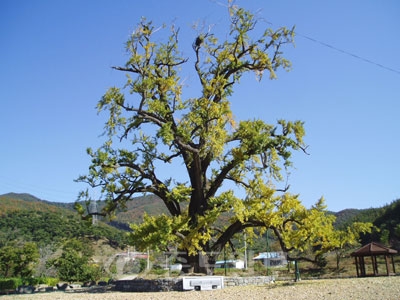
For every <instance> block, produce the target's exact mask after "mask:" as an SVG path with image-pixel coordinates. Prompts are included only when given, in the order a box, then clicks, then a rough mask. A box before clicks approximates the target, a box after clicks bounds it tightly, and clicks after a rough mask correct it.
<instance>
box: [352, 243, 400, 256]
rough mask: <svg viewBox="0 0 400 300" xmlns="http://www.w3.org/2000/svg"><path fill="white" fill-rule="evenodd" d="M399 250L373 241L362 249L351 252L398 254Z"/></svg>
mask: <svg viewBox="0 0 400 300" xmlns="http://www.w3.org/2000/svg"><path fill="white" fill-rule="evenodd" d="M396 253H397V250H394V249H390V248H388V247H385V246H383V245H381V244H378V243H375V242H372V243H369V244H367V245H365V246H363V247H361V248H360V249H357V250H356V251H354V252H353V253H351V255H352V256H370V255H385V254H396Z"/></svg>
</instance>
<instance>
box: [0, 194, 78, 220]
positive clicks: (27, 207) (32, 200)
mask: <svg viewBox="0 0 400 300" xmlns="http://www.w3.org/2000/svg"><path fill="white" fill-rule="evenodd" d="M72 209H73V204H72V205H66V204H64V203H63V204H59V203H56V202H49V201H45V200H41V199H39V198H37V197H35V196H32V195H30V194H17V193H8V194H4V195H0V215H3V214H6V213H10V212H17V211H40V212H53V213H55V212H60V213H64V214H65V213H67V214H72V213H73V211H72Z"/></svg>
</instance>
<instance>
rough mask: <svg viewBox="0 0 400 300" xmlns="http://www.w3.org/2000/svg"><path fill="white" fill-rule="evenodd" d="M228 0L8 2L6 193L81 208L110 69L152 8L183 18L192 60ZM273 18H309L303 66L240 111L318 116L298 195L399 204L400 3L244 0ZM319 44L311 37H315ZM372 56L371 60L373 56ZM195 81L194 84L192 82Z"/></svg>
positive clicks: (279, 22)
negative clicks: (199, 27) (202, 29)
mask: <svg viewBox="0 0 400 300" xmlns="http://www.w3.org/2000/svg"><path fill="white" fill-rule="evenodd" d="M225 4H226V2H225V1H223V0H220V2H218V1H209V0H198V1H186V0H169V1H161V0H160V1H155V0H146V1H133V0H130V1H128V0H119V1H111V0H110V1H106V0H96V1H94V0H92V1H89V0H87V1H81V0H69V1H61V0H60V1H58V0H48V1H44V0H37V1H31V0H3V1H0V43H1V50H0V51H1V55H0V93H1V106H0V140H1V144H0V145H1V146H0V194H4V193H8V192H25V193H30V194H33V195H35V196H37V197H39V198H41V199H45V200H50V201H58V202H73V201H75V200H76V196H77V194H78V192H79V191H80V190H81V189H83V188H86V186H84V185H82V184H78V183H75V182H74V181H73V180H74V179H75V178H77V177H78V176H79V175H81V174H86V173H87V170H88V166H89V163H90V160H89V157H88V156H87V155H86V148H87V147H93V148H96V147H97V146H99V145H100V144H101V142H102V138H101V137H99V135H100V134H101V133H102V129H103V122H104V116H98V115H97V113H96V110H95V106H96V104H97V101H98V100H99V99H100V97H101V96H102V95H103V94H104V92H105V91H106V90H107V88H108V87H111V86H113V85H120V84H121V82H122V81H121V78H123V77H121V73H119V72H118V71H113V70H112V69H111V66H114V65H121V64H123V63H124V60H125V59H126V56H125V52H124V42H126V40H127V39H128V36H129V34H130V33H131V32H132V30H133V29H134V28H135V25H136V24H137V23H138V22H139V20H140V18H141V16H145V17H146V18H147V19H149V20H153V21H154V22H155V24H159V25H161V24H163V23H166V24H170V23H171V22H174V23H175V24H176V25H177V26H179V27H181V30H182V35H181V37H182V38H181V42H182V46H184V50H185V51H186V53H187V54H188V56H190V55H191V54H192V53H190V45H191V44H192V42H193V40H194V38H195V35H196V32H195V31H192V29H191V25H192V24H193V23H194V22H195V21H200V23H201V22H203V21H204V22H205V23H207V24H214V26H215V27H214V28H215V30H218V31H220V30H221V31H222V30H225V29H226V27H224V22H225V20H226V18H227V9H226V7H224V5H225ZM236 4H238V5H241V6H243V7H245V8H249V9H251V10H253V11H258V13H257V14H258V16H260V17H262V18H263V20H262V21H261V22H262V23H264V24H265V25H266V26H267V25H268V26H271V27H273V28H277V27H278V26H288V27H291V26H293V25H296V31H297V32H298V34H299V35H298V36H297V37H296V47H292V46H289V47H287V48H286V49H284V51H285V53H286V55H287V58H288V59H290V60H291V61H292V63H293V70H292V71H291V72H288V73H286V72H279V73H278V80H274V81H270V80H268V79H267V78H265V80H263V81H262V82H261V83H257V82H256V81H255V80H252V79H251V80H250V79H248V80H244V81H243V82H242V84H241V85H240V86H239V87H238V90H237V91H236V92H235V94H234V96H233V97H232V99H231V100H232V103H233V109H234V113H235V115H236V116H237V117H238V118H246V119H248V118H262V119H264V120H266V121H268V122H270V123H274V122H275V121H276V120H277V119H280V118H287V119H291V120H296V119H300V120H303V121H305V127H306V132H307V136H306V143H307V144H308V145H309V148H308V152H309V154H310V155H303V154H296V155H295V156H294V158H293V159H294V166H295V169H293V170H292V172H291V176H290V178H289V183H290V184H291V189H290V191H291V192H292V193H299V194H300V197H301V199H302V201H303V203H304V204H305V205H306V206H307V207H309V206H310V205H312V204H313V203H315V202H316V201H317V199H318V198H320V197H321V196H324V197H325V199H326V203H327V205H328V208H329V209H330V210H333V211H339V210H341V209H344V208H369V207H379V206H383V205H385V204H387V203H390V202H392V201H393V200H396V199H398V198H400V182H399V175H398V174H399V171H400V154H399V149H400V138H399V135H400V134H399V129H400V125H399V121H398V119H399V112H400V103H399V100H400V58H399V53H400V39H399V30H400V18H399V16H400V2H399V1H398V0H387V1H375V0H367V1H366V0H359V1H358V0H357V1H356V0H351V1H348V0H336V1H318V0H314V1H310V0H304V1H289V0H280V1H269V0H248V1H237V2H236ZM310 38H311V39H312V40H311V39H310ZM366 60H367V61H366ZM189 82H190V81H189Z"/></svg>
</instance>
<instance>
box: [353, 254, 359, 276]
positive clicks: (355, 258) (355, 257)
mask: <svg viewBox="0 0 400 300" xmlns="http://www.w3.org/2000/svg"><path fill="white" fill-rule="evenodd" d="M354 260H355V263H356V271H357V277H360V272H359V270H358V260H357V256H354Z"/></svg>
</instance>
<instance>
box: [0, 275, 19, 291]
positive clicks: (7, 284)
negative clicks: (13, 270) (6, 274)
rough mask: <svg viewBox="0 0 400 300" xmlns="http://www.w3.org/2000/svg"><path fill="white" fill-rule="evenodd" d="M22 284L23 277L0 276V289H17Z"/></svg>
mask: <svg viewBox="0 0 400 300" xmlns="http://www.w3.org/2000/svg"><path fill="white" fill-rule="evenodd" d="M20 285H22V279H21V278H0V291H9V290H15V289H16V288H17V287H19V286H20Z"/></svg>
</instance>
